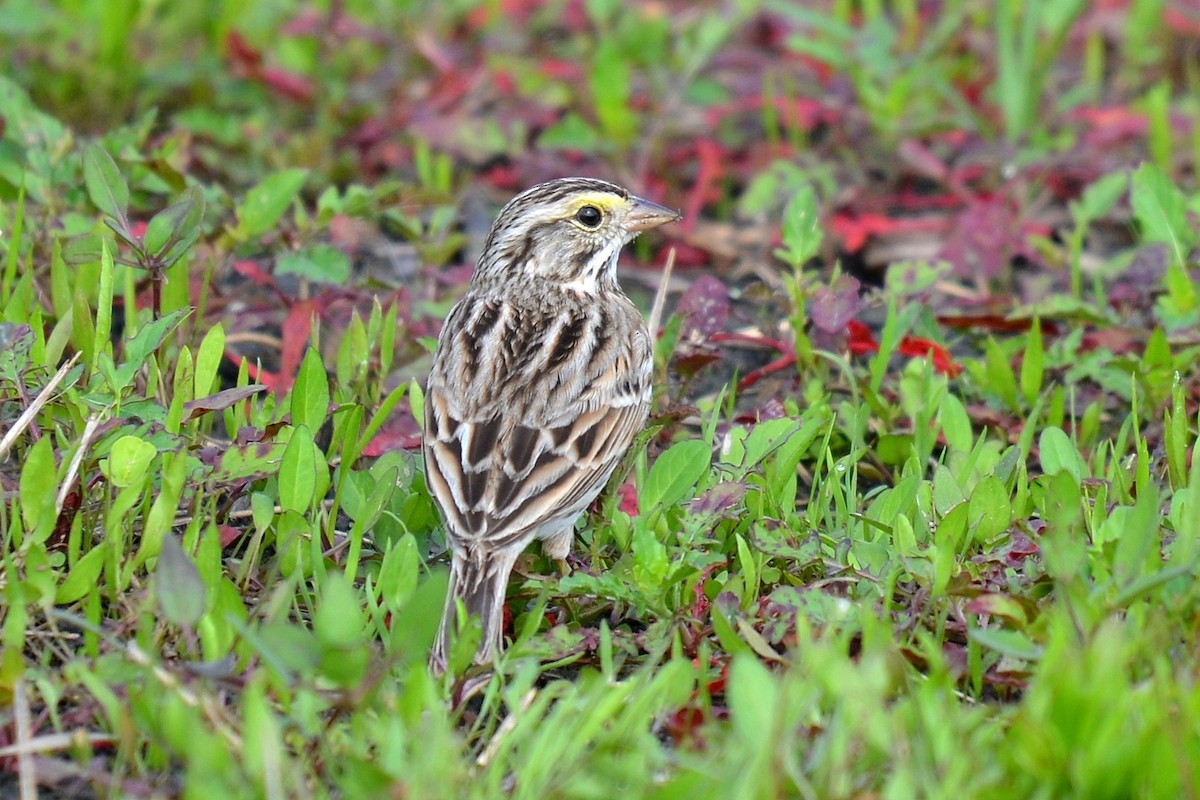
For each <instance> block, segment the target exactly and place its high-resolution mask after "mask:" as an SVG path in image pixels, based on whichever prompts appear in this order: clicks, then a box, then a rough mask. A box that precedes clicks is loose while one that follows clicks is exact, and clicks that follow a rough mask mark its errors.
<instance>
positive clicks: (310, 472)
mask: <svg viewBox="0 0 1200 800" xmlns="http://www.w3.org/2000/svg"><path fill="white" fill-rule="evenodd" d="M316 449H317V448H316V446H315V445H314V444H313V435H312V431H311V430H309V428H308V426H306V425H301V426H300V427H298V428H296V429H295V430H294V431H293V432H292V438H291V440H290V441H289V442H288V443H287V448H286V449H285V450H284V451H283V462H282V463H281V464H280V465H279V505H280V506H282V507H283V509H284V510H285V511H295V512H298V513H301V514H303V513H304V512H306V511H308V509H309V508H310V506H311V505H312V502H313V496H314V494H315V493H316V489H317V477H316V471H317V454H316Z"/></svg>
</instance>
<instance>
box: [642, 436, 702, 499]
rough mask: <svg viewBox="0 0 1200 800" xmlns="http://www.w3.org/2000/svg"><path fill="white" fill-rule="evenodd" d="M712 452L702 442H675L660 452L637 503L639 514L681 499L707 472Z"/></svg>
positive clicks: (693, 440) (694, 440)
mask: <svg viewBox="0 0 1200 800" xmlns="http://www.w3.org/2000/svg"><path fill="white" fill-rule="evenodd" d="M711 457H712V451H711V450H710V449H709V446H708V445H707V444H705V443H704V442H701V441H699V440H696V439H692V440H689V441H685V442H679V443H678V444H676V445H673V446H672V447H671V448H670V449H669V450H667V451H666V452H665V453H663V454H662V455H660V456H659V457H658V459H657V460H655V462H654V465H653V466H652V467H650V471H649V473H648V474H647V475H646V482H645V484H644V485H643V486H642V491H641V494H640V497H639V503H640V506H641V509H642V513H643V514H645V513H648V512H650V511H652V510H653V509H654V508H657V507H658V506H672V505H675V504H676V503H678V502H679V501H681V500H683V498H684V497H686V496H687V495H688V493H689V492H690V491H691V490H692V489H694V488H695V486H696V483H697V482H698V481H699V480H700V478H701V476H702V475H704V473H706V472H707V471H708V467H709V460H710V458H711Z"/></svg>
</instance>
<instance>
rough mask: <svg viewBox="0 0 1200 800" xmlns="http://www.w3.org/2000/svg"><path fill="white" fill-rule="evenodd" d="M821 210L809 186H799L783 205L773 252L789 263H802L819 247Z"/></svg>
mask: <svg viewBox="0 0 1200 800" xmlns="http://www.w3.org/2000/svg"><path fill="white" fill-rule="evenodd" d="M822 238H823V234H822V233H821V214H820V209H819V208H818V206H817V193H816V192H815V191H814V190H813V188H812V186H810V185H808V184H805V185H804V186H801V187H800V188H799V189H798V190H797V191H796V193H795V194H794V195H792V199H791V200H789V201H788V204H787V206H786V207H785V208H784V209H783V226H782V231H781V232H780V240H781V241H782V243H783V247H780V248H779V249H777V250H776V251H775V255H776V256H778V257H779V258H781V259H783V260H784V261H785V262H787V263H788V264H790V265H791V266H793V267H799V266H802V265H803V264H804V263H805V262H807V261H808V260H809V259H811V258H812V257H813V256H815V255H816V254H817V253H818V252H820V250H821V239H822Z"/></svg>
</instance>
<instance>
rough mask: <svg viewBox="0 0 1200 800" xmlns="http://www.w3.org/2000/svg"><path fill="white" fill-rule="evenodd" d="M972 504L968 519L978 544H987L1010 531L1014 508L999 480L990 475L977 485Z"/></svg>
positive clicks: (972, 494) (972, 496)
mask: <svg viewBox="0 0 1200 800" xmlns="http://www.w3.org/2000/svg"><path fill="white" fill-rule="evenodd" d="M970 502H971V505H970V506H969V508H968V512H967V513H968V519H969V520H970V524H971V526H973V527H974V528H975V540H976V541H977V542H987V541H988V540H990V539H992V538H993V537H994V536H997V535H999V534H1000V533H1003V532H1004V531H1006V530H1008V526H1009V524H1010V523H1011V522H1012V507H1011V505H1010V503H1009V497H1008V490H1006V489H1005V488H1004V484H1003V483H1001V482H1000V479H999V478H997V477H995V476H993V475H988V476H987V477H985V478H984V479H983V480H981V481H980V482H979V483H978V484H976V486H975V489H974V491H972V492H971V501H970Z"/></svg>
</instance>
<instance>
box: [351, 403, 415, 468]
mask: <svg viewBox="0 0 1200 800" xmlns="http://www.w3.org/2000/svg"><path fill="white" fill-rule="evenodd" d="M420 446H421V426H420V425H418V424H417V421H416V420H415V419H413V415H412V414H411V413H409V411H408V409H399V408H398V409H396V410H395V411H393V412H392V415H391V417H390V418H389V419H388V421H387V422H385V423H384V425H383V427H382V428H381V429H380V430H379V433H377V434H375V438H373V439H371V441H370V442H368V443H367V446H366V447H364V448H363V452H362V454H363V455H364V456H367V457H369V458H378V457H379V456H381V455H383V454H384V453H387V452H390V451H392V450H410V451H411V450H416V449H418V448H420Z"/></svg>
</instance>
